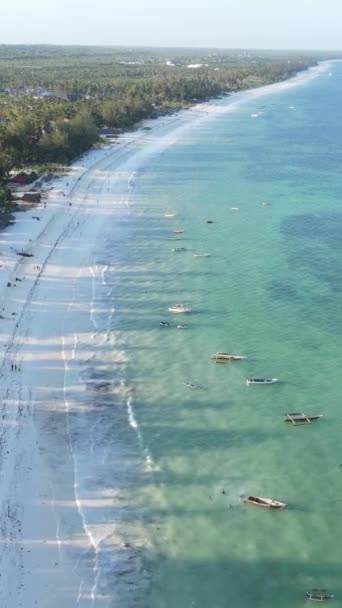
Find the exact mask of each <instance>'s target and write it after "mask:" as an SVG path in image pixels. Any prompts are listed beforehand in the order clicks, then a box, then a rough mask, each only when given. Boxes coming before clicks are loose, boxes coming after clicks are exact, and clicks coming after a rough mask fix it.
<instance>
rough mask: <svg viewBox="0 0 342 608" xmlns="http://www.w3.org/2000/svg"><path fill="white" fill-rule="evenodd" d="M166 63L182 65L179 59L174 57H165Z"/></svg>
mask: <svg viewBox="0 0 342 608" xmlns="http://www.w3.org/2000/svg"><path fill="white" fill-rule="evenodd" d="M165 63H166V65H169V66H171V67H175V66H180V65H182V64H181V62H180V61H177V60H176V59H167V60H166V61H165Z"/></svg>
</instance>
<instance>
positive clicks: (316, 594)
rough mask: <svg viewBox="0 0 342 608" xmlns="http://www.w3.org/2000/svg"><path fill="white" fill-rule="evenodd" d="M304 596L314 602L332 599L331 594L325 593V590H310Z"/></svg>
mask: <svg viewBox="0 0 342 608" xmlns="http://www.w3.org/2000/svg"><path fill="white" fill-rule="evenodd" d="M305 595H306V597H307V598H308V599H309V600H313V601H315V602H324V600H332V599H333V597H334V596H333V594H332V593H329V592H328V591H326V589H312V590H311V591H307V592H306V594H305Z"/></svg>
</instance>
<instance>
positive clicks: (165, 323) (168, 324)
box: [159, 321, 170, 327]
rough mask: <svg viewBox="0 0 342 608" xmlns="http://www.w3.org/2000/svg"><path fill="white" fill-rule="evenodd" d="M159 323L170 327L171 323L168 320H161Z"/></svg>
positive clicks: (161, 325)
mask: <svg viewBox="0 0 342 608" xmlns="http://www.w3.org/2000/svg"><path fill="white" fill-rule="evenodd" d="M159 325H160V327H170V323H168V322H167V321H160V323H159Z"/></svg>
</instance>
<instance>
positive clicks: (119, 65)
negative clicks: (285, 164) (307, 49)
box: [0, 45, 317, 181]
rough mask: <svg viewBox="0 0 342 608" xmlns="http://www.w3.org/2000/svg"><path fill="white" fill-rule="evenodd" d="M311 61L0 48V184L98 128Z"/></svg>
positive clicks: (58, 155)
mask: <svg viewBox="0 0 342 608" xmlns="http://www.w3.org/2000/svg"><path fill="white" fill-rule="evenodd" d="M170 56H171V57H176V59H175V61H174V64H175V65H174V66H172V67H171V66H169V65H166V58H167V57H170ZM316 61H317V57H314V56H311V55H302V56H296V55H293V54H290V55H284V54H281V53H279V54H277V55H275V56H274V55H271V54H269V53H264V54H260V53H259V54H251V53H250V52H249V53H242V52H241V51H240V52H237V51H235V52H224V51H222V52H219V51H198V52H195V51H194V50H192V51H190V50H187V51H185V50H178V51H175V50H172V51H170V50H169V51H168V50H164V51H163V50H160V51H151V50H148V49H139V50H131V51H127V50H125V49H115V50H114V49H106V48H103V49H92V48H86V47H84V48H83V47H71V48H64V47H53V46H51V47H44V46H42V47H39V46H37V47H34V46H5V45H4V46H0V68H1V69H0V180H2V181H3V180H4V179H5V178H6V176H7V175H8V173H9V171H10V170H11V169H12V168H21V167H24V166H27V165H30V164H40V163H51V162H59V163H68V162H70V161H71V160H72V159H73V158H75V157H76V156H78V155H79V154H81V153H82V152H84V151H85V150H87V149H89V147H91V146H92V145H93V144H94V142H95V141H96V140H97V129H98V127H101V126H104V125H106V126H110V127H115V128H120V129H128V128H131V127H133V126H134V125H136V124H137V123H138V122H139V121H140V120H141V119H143V118H146V117H153V116H157V115H159V114H160V113H162V112H168V111H170V110H174V109H178V108H182V107H187V106H188V105H190V104H192V103H194V102H196V101H201V100H204V99H207V98H209V97H212V96H217V95H221V94H226V93H228V92H231V91H237V90H241V89H245V88H250V87H252V86H259V85H262V84H268V83H272V82H275V81H278V80H282V79H286V78H288V77H289V76H291V75H293V74H295V73H297V72H298V71H299V70H302V69H305V68H306V67H308V66H310V65H313V64H315V63H316ZM189 63H197V64H202V67H200V68H198V69H189V68H188V67H187V65H188V64H189ZM38 87H42V88H44V89H46V92H47V93H48V95H49V96H48V95H47V96H46V97H43V96H41V92H39V93H37V88H38ZM70 94H71V95H72V97H71V98H70V97H69V95H70Z"/></svg>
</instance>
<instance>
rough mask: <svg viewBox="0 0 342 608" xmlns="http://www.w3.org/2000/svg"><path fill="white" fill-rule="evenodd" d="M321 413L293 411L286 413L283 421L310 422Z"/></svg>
mask: <svg viewBox="0 0 342 608" xmlns="http://www.w3.org/2000/svg"><path fill="white" fill-rule="evenodd" d="M322 416H323V414H302V413H300V412H293V413H290V414H286V416H285V418H284V422H292V424H294V425H295V426H296V425H299V424H310V423H311V422H312V421H314V420H318V419H319V418H322Z"/></svg>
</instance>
